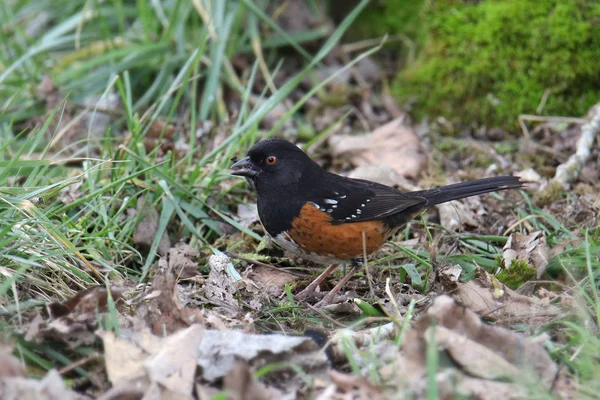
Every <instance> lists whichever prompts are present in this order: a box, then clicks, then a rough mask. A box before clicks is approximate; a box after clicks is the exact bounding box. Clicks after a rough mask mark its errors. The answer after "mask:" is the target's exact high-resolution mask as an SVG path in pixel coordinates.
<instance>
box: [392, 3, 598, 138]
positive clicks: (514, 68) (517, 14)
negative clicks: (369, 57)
mask: <svg viewBox="0 0 600 400" xmlns="http://www.w3.org/2000/svg"><path fill="white" fill-rule="evenodd" d="M419 15H421V18H420V21H421V24H422V25H421V27H422V29H423V30H424V32H425V34H426V40H425V42H424V47H423V48H422V50H421V52H420V55H419V58H418V60H417V61H416V62H415V63H413V64H412V65H410V66H409V67H408V68H407V69H405V70H404V71H403V72H401V73H400V75H399V76H398V77H397V79H396V80H395V83H394V92H395V94H396V95H397V96H398V97H399V98H400V99H401V100H408V99H411V98H413V97H414V96H417V102H416V103H415V109H414V111H415V114H416V116H417V117H420V116H422V115H424V114H431V115H434V116H438V115H443V116H445V117H446V118H447V119H449V120H451V121H453V122H464V123H471V122H477V123H480V124H483V125H486V126H497V127H501V128H504V129H508V130H511V131H517V130H518V123H517V117H518V115H519V114H522V113H531V114H534V113H536V110H537V108H538V107H539V105H540V102H541V100H542V98H543V97H544V93H546V92H547V93H548V96H547V101H546V103H545V106H544V108H543V112H542V114H546V115H554V114H556V115H583V114H585V112H586V111H587V109H588V108H589V107H590V106H591V105H593V104H594V103H595V102H596V101H597V99H598V97H599V96H600V63H598V62H597V55H598V54H600V34H598V29H599V28H598V20H600V2H589V1H583V0H494V1H491V0H484V1H481V2H464V1H458V0H445V1H441V0H440V1H432V2H427V3H425V5H423V6H422V10H421V13H420V14H419Z"/></svg>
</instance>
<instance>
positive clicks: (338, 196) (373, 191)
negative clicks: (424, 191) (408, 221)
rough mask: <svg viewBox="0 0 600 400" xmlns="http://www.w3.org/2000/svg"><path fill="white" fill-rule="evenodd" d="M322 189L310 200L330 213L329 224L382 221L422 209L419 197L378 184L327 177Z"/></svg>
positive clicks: (424, 201) (334, 176)
mask: <svg viewBox="0 0 600 400" xmlns="http://www.w3.org/2000/svg"><path fill="white" fill-rule="evenodd" d="M323 182H324V183H326V185H325V187H321V188H319V190H318V192H317V193H318V195H315V196H311V201H312V202H313V203H314V204H316V205H317V206H318V207H319V209H321V210H322V211H324V212H327V213H329V214H331V217H332V223H334V224H335V223H338V224H339V223H344V222H359V221H369V220H373V219H379V218H385V217H388V216H390V215H393V214H397V213H399V212H402V211H404V210H406V209H409V208H414V207H415V206H423V207H424V206H425V204H426V203H427V200H426V199H425V198H424V197H422V196H415V195H411V194H405V193H402V192H400V191H399V190H397V189H394V188H392V187H389V186H385V185H381V184H379V183H375V182H370V181H364V180H361V179H350V178H345V177H342V176H339V175H334V174H328V176H327V179H325V180H324V181H323Z"/></svg>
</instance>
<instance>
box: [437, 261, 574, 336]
mask: <svg viewBox="0 0 600 400" xmlns="http://www.w3.org/2000/svg"><path fill="white" fill-rule="evenodd" d="M453 271H454V266H451V265H444V266H441V267H440V268H439V270H438V276H437V279H438V284H439V285H441V288H440V291H441V292H443V293H448V294H449V295H450V296H452V298H454V299H455V300H456V301H457V302H459V303H460V304H462V305H463V306H465V307H467V308H469V309H471V310H473V311H474V312H476V313H477V314H479V315H481V316H482V317H483V318H485V319H487V320H493V321H498V322H502V323H516V322H525V323H528V324H530V325H533V326H540V325H541V324H546V323H548V322H550V321H551V320H553V319H554V318H556V317H557V316H559V315H562V314H563V313H564V310H563V309H561V308H559V307H557V306H555V305H552V304H548V303H547V302H544V301H542V300H540V299H539V298H537V297H534V296H523V295H520V294H518V293H517V292H515V291H514V290H512V289H510V288H509V287H507V286H506V285H504V284H503V283H501V282H500V281H498V279H496V278H495V277H493V276H492V275H490V274H489V273H488V272H487V271H485V270H483V269H482V268H479V267H478V268H477V271H476V276H475V278H474V279H472V280H470V281H469V282H466V283H462V282H458V281H457V280H456V279H455V274H454V272H453Z"/></svg>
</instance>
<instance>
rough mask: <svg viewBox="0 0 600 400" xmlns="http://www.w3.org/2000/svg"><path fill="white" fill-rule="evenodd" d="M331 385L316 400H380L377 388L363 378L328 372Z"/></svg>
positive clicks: (379, 391)
mask: <svg viewBox="0 0 600 400" xmlns="http://www.w3.org/2000/svg"><path fill="white" fill-rule="evenodd" d="M329 377H330V378H331V384H330V385H329V386H328V387H327V388H325V390H324V391H323V393H321V394H320V395H319V397H317V400H344V399H356V400H382V399H383V395H382V393H381V392H382V391H381V389H380V388H379V387H377V386H375V385H373V384H372V383H371V382H370V381H369V380H368V379H367V378H365V377H364V376H356V375H350V374H345V373H343V372H338V371H335V370H332V371H329Z"/></svg>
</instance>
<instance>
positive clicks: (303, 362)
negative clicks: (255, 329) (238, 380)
mask: <svg viewBox="0 0 600 400" xmlns="http://www.w3.org/2000/svg"><path fill="white" fill-rule="evenodd" d="M239 360H243V361H245V362H247V363H249V364H250V365H253V364H254V363H260V364H261V365H264V364H268V363H273V362H277V361H282V360H285V361H287V362H289V363H296V364H298V365H299V366H301V367H304V368H309V369H312V370H315V369H317V368H322V367H324V366H325V365H327V357H326V356H325V354H324V353H323V352H321V351H319V347H318V346H317V345H316V343H315V342H314V341H313V340H312V339H311V338H308V337H304V336H285V335H280V334H271V335H254V334H247V333H244V332H241V331H238V330H228V331H215V330H207V331H205V332H204V337H203V339H202V343H200V353H199V357H198V365H199V366H200V367H202V377H203V378H204V379H205V380H207V381H210V382H212V381H215V380H216V379H219V378H222V377H224V376H226V375H227V374H228V373H229V371H231V370H232V368H233V367H234V365H235V363H236V361H239Z"/></svg>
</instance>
